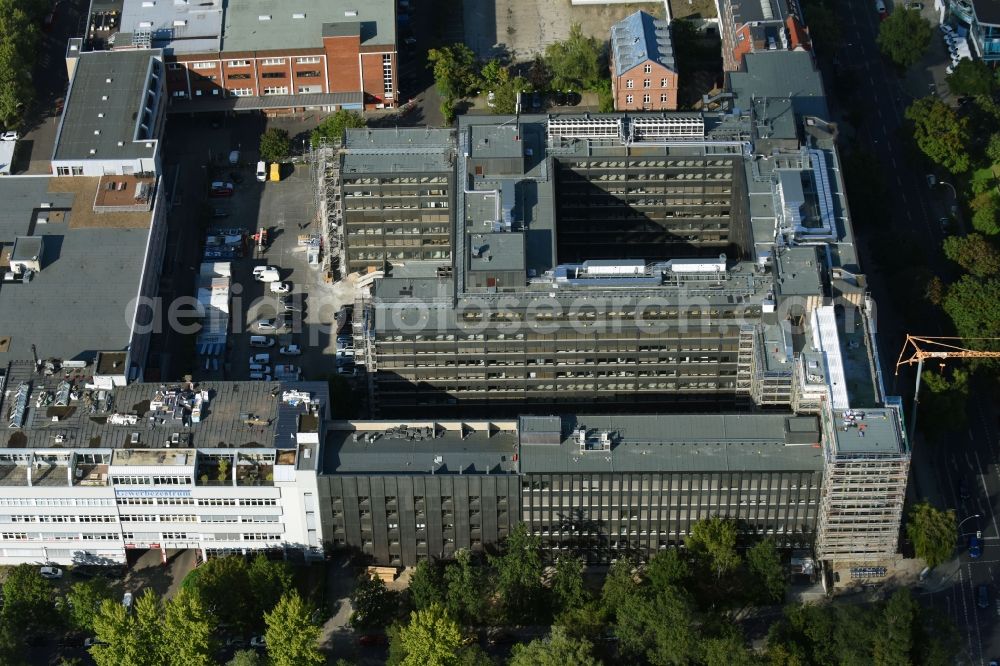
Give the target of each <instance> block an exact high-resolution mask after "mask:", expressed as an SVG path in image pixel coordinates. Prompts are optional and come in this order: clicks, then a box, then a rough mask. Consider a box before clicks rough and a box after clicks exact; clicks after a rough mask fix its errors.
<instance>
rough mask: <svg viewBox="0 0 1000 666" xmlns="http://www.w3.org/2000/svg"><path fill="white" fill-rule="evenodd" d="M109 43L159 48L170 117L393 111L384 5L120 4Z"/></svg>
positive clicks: (389, 11) (390, 42) (393, 66)
mask: <svg viewBox="0 0 1000 666" xmlns="http://www.w3.org/2000/svg"><path fill="white" fill-rule="evenodd" d="M161 5H162V6H161ZM115 37H116V38H115V40H114V41H113V43H111V44H110V45H111V46H112V47H113V48H114V49H130V48H144V47H149V46H154V45H155V46H156V47H158V48H162V49H163V50H164V53H165V60H166V63H167V94H168V96H169V99H170V103H171V107H172V110H174V111H180V110H184V111H186V110H190V111H199V110H204V111H209V110H211V111H218V110H232V109H239V110H250V109H264V110H268V109H274V110H278V109H285V108H323V109H326V110H334V109H339V108H347V109H359V110H360V109H371V108H392V107H393V106H395V105H396V104H397V94H398V90H397V83H396V81H397V75H396V70H397V54H396V33H395V3H393V2H391V1H387V0H377V1H376V2H374V3H365V4H360V3H352V2H346V1H344V0H337V1H336V2H321V1H320V0H294V1H293V2H289V3H282V4H281V5H280V6H277V7H276V6H274V5H272V4H271V3H266V2H262V1H261V0H256V1H250V2H240V3H229V4H224V3H222V2H221V0H210V1H209V2H204V3H199V4H198V6H196V7H195V6H192V5H191V4H189V3H185V2H173V3H165V2H157V1H156V0H125V1H124V3H123V10H122V17H121V31H120V32H118V33H117V35H116V36H115ZM95 43H96V42H95Z"/></svg>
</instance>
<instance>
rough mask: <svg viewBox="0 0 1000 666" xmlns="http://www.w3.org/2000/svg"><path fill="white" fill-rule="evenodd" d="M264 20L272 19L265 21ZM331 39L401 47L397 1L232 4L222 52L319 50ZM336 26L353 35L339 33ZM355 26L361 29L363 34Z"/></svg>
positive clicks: (251, 0) (235, 0) (250, 0)
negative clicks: (353, 37)
mask: <svg viewBox="0 0 1000 666" xmlns="http://www.w3.org/2000/svg"><path fill="white" fill-rule="evenodd" d="M262 17H269V18H268V19H266V20H261V18H262ZM329 24H334V29H333V31H332V33H330V34H341V33H346V34H350V31H354V32H355V33H356V32H360V36H361V44H362V46H375V45H384V46H392V47H395V44H396V3H395V1H394V0H373V1H369V2H354V1H353V0H284V1H283V2H280V3H275V2H272V0H230V2H229V3H228V5H227V6H226V8H225V16H224V19H223V33H222V34H223V36H222V47H221V50H222V51H269V50H274V49H289V48H316V47H320V46H322V45H323V35H324V34H327V33H328V32H329V30H328V28H327V26H328V25H329ZM336 24H347V25H346V26H344V27H346V28H348V29H349V30H347V31H341V33H338V32H337V29H336ZM351 24H357V30H355V27H354V26H353V25H351Z"/></svg>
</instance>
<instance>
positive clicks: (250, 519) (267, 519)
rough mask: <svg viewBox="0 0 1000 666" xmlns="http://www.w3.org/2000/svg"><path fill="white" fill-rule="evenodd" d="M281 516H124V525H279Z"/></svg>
mask: <svg viewBox="0 0 1000 666" xmlns="http://www.w3.org/2000/svg"><path fill="white" fill-rule="evenodd" d="M280 521H281V516H275V515H268V516H237V515H231V516H225V515H216V516H196V515H194V514H182V513H177V514H171V513H166V514H152V513H151V514H142V513H140V514H123V515H122V522H123V523H199V522H200V523H277V522H280Z"/></svg>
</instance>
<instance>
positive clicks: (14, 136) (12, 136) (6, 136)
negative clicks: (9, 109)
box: [0, 130, 21, 141]
mask: <svg viewBox="0 0 1000 666" xmlns="http://www.w3.org/2000/svg"><path fill="white" fill-rule="evenodd" d="M20 138H21V135H20V134H18V133H17V132H15V131H13V130H8V131H6V132H4V133H3V134H0V141H17V140H19V139H20Z"/></svg>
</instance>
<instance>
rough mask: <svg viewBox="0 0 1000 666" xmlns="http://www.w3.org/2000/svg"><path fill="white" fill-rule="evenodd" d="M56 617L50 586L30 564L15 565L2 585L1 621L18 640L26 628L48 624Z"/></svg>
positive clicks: (35, 567) (36, 568)
mask: <svg viewBox="0 0 1000 666" xmlns="http://www.w3.org/2000/svg"><path fill="white" fill-rule="evenodd" d="M55 617H56V612H55V606H54V605H53V603H52V584H51V583H49V581H47V580H45V579H44V578H42V575H41V574H40V573H39V572H38V567H37V566H35V565H33V564H18V565H17V566H15V567H14V568H13V569H11V570H10V571H9V572H8V573H7V578H6V579H5V580H4V582H3V612H2V614H0V620H2V621H3V622H4V623H5V624H6V625H7V626H9V627H10V629H11V630H12V631H13V633H14V634H15V635H16V636H18V637H20V636H21V635H23V634H24V633H25V632H26V631H27V630H28V629H29V628H34V627H41V626H45V625H48V624H51V623H52V622H53V620H54V619H55Z"/></svg>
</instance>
